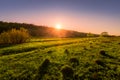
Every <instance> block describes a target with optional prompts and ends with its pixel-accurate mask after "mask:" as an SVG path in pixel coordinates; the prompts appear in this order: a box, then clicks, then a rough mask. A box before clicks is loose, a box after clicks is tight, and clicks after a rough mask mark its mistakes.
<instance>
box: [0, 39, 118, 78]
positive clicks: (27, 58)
mask: <svg viewBox="0 0 120 80" xmlns="http://www.w3.org/2000/svg"><path fill="white" fill-rule="evenodd" d="M119 76H120V38H119V37H109V38H51V39H48V38H47V39H39V38H34V39H31V41H30V42H28V43H23V44H17V45H0V80H96V79H97V80H120V78H119Z"/></svg>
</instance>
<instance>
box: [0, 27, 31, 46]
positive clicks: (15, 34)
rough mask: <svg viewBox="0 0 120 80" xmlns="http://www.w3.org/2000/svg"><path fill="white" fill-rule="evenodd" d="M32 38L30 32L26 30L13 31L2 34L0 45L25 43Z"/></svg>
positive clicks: (0, 35)
mask: <svg viewBox="0 0 120 80" xmlns="http://www.w3.org/2000/svg"><path fill="white" fill-rule="evenodd" d="M29 38H30V35H29V33H28V31H27V30H26V29H24V28H20V29H19V30H17V29H12V30H9V31H7V32H3V33H1V34H0V44H19V43H24V42H26V41H27V40H28V39H29Z"/></svg>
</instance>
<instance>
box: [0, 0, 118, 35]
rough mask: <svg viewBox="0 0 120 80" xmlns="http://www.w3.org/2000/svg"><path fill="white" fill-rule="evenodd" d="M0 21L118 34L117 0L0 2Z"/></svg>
mask: <svg viewBox="0 0 120 80" xmlns="http://www.w3.org/2000/svg"><path fill="white" fill-rule="evenodd" d="M0 21H7V22H20V23H32V24H36V25H46V26H51V27H54V26H55V25H56V24H61V25H62V27H63V28H64V29H69V30H76V31H80V32H93V33H101V32H103V31H107V32H109V33H110V34H116V35H119V34H120V32H119V30H120V0H0Z"/></svg>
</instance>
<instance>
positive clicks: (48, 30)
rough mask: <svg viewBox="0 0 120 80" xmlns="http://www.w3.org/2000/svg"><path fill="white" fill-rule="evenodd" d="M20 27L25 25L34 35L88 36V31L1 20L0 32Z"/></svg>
mask: <svg viewBox="0 0 120 80" xmlns="http://www.w3.org/2000/svg"><path fill="white" fill-rule="evenodd" d="M20 27H24V28H26V29H28V31H29V33H30V34H31V35H32V36H34V37H86V36H87V33H83V32H77V31H70V30H63V29H62V30H57V29H55V28H52V27H46V26H37V25H34V24H26V23H12V22H3V21H0V33H2V32H4V31H7V30H10V29H12V28H16V29H19V28H20ZM95 36H98V35H95Z"/></svg>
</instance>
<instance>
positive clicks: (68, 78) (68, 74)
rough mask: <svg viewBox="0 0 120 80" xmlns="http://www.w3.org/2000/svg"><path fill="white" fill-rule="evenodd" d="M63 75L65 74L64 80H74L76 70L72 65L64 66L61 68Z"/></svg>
mask: <svg viewBox="0 0 120 80" xmlns="http://www.w3.org/2000/svg"><path fill="white" fill-rule="evenodd" d="M61 72H62V75H63V80H72V79H73V74H74V70H73V69H72V68H71V67H70V66H67V65H66V66H63V67H62V69H61Z"/></svg>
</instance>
